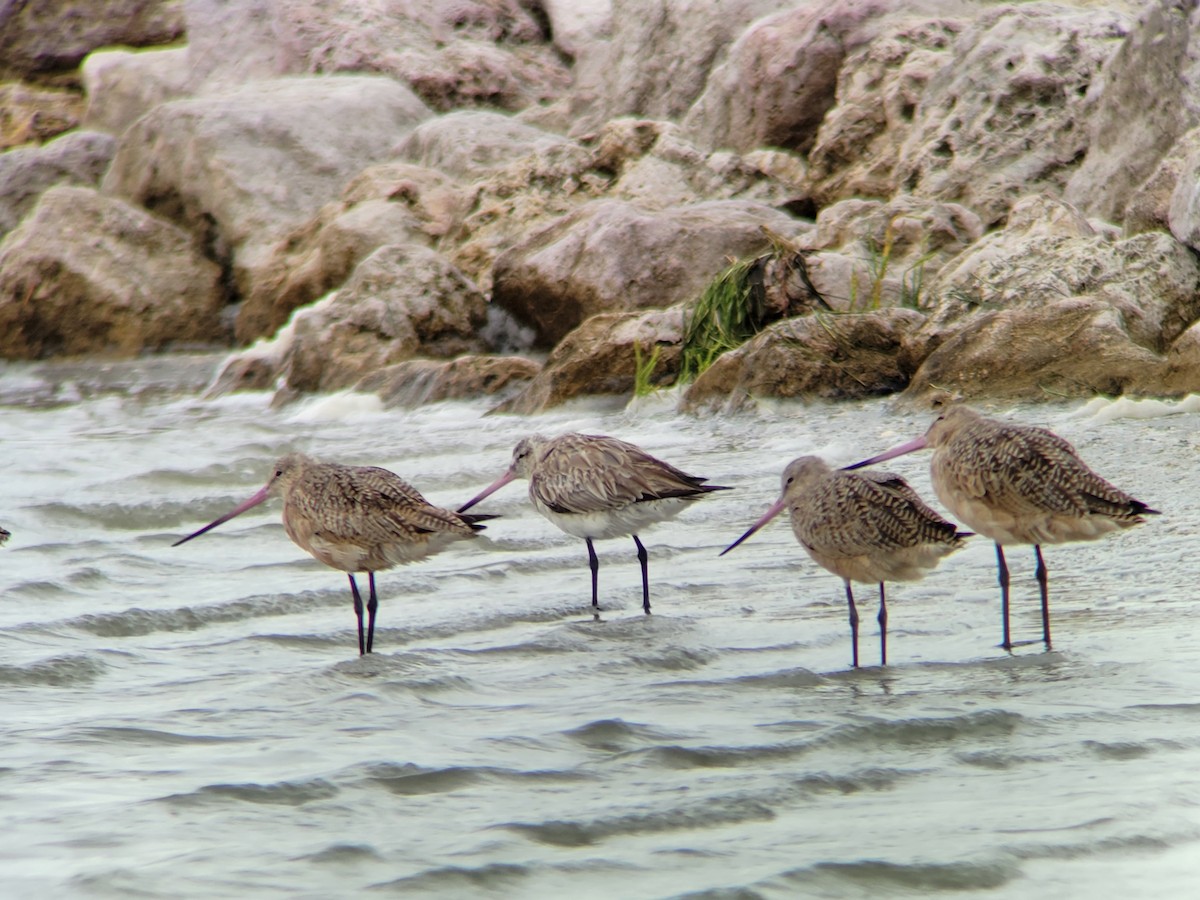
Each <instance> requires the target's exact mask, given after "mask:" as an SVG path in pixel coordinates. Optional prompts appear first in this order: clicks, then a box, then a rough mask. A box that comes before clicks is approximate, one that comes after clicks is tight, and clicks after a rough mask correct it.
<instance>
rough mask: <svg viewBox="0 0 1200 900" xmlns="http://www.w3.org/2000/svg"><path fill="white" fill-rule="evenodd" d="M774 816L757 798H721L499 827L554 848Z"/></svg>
mask: <svg viewBox="0 0 1200 900" xmlns="http://www.w3.org/2000/svg"><path fill="white" fill-rule="evenodd" d="M774 818H775V812H774V810H772V809H771V807H770V806H768V805H767V804H766V803H764V802H762V801H761V800H758V799H757V798H753V797H718V798H713V799H709V800H706V801H704V802H703V803H697V804H695V805H693V806H686V807H676V808H675V809H666V810H657V811H654V812H647V813H630V814H628V815H623V816H611V817H606V818H603V819H595V820H593V821H590V822H572V821H569V820H556V821H550V822H509V823H506V824H503V825H497V826H496V827H497V828H503V829H506V830H508V831H513V832H516V833H517V834H522V835H525V836H526V837H528V838H530V839H532V840H534V841H537V842H538V843H540V844H549V845H551V846H554V847H586V846H589V845H591V844H596V843H599V842H600V841H603V840H605V839H607V838H610V837H617V836H623V835H631V834H645V833H659V832H669V831H685V830H686V831H690V830H693V829H697V828H719V827H723V826H727V825H740V824H743V823H745V822H768V821H770V820H772V819H774Z"/></svg>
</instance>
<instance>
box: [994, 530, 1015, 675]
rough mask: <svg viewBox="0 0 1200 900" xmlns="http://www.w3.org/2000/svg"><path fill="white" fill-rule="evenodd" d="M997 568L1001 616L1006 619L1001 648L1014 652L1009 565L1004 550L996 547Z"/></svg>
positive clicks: (998, 546)
mask: <svg viewBox="0 0 1200 900" xmlns="http://www.w3.org/2000/svg"><path fill="white" fill-rule="evenodd" d="M996 566H997V568H998V570H999V576H1000V615H1001V617H1002V618H1003V619H1004V640H1003V641H1002V642H1001V644H1000V646H1001V647H1003V648H1004V649H1005V650H1008V651H1009V652H1012V637H1011V636H1010V634H1009V630H1008V563H1006V562H1005V561H1004V548H1003V547H1001V546H1000V545H999V544H997V545H996Z"/></svg>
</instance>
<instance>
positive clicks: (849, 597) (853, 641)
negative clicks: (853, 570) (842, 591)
mask: <svg viewBox="0 0 1200 900" xmlns="http://www.w3.org/2000/svg"><path fill="white" fill-rule="evenodd" d="M846 602H847V603H849V604H850V646H851V648H852V652H853V657H852V658H853V663H852V665H853V666H854V668H856V669H857V668H858V607H856V606H855V605H854V591H852V590H851V589H850V581H849V579H847V580H846Z"/></svg>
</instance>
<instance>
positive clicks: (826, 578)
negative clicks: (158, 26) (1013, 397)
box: [0, 360, 1200, 900]
mask: <svg viewBox="0 0 1200 900" xmlns="http://www.w3.org/2000/svg"><path fill="white" fill-rule="evenodd" d="M138 366H139V367H140V368H138V367H131V366H128V365H126V366H108V367H103V368H101V367H89V366H81V367H76V368H69V367H20V366H18V367H9V368H7V369H5V370H3V372H2V373H0V435H2V441H0V447H2V451H3V453H2V457H0V459H2V462H0V524H3V525H5V526H6V527H8V528H9V529H10V530H11V531H12V532H13V537H12V539H11V540H10V541H9V543H8V544H7V545H6V546H5V547H4V548H3V549H0V592H2V593H0V711H2V715H0V834H2V835H3V840H2V841H0V883H2V884H3V891H2V892H3V894H4V896H6V897H47V896H114V897H115V896H120V897H130V896H140V897H214V896H224V897H229V896H237V897H258V896H263V897H266V896H289V897H329V896H339V895H348V894H350V893H357V892H360V891H362V890H366V889H370V890H373V891H376V892H383V893H385V894H388V893H394V894H402V895H405V896H413V897H426V896H427V897H464V896H505V897H508V896H520V897H561V896H564V895H567V894H570V896H572V897H573V898H578V900H582V898H591V897H596V898H606V900H608V898H612V897H614V896H620V897H708V898H734V897H736V898H752V897H797V896H802V897H829V898H855V897H863V898H867V897H869V898H879V897H891V896H931V895H936V896H939V897H959V896H968V895H986V896H988V897H989V898H1040V897H1047V898H1051V897H1052V898H1063V897H1085V896H1086V897H1091V898H1095V897H1135V896H1136V897H1145V896H1154V897H1184V896H1191V895H1192V894H1193V893H1194V891H1195V885H1196V884H1197V882H1198V880H1200V625H1198V624H1197V616H1196V612H1195V610H1196V600H1197V595H1198V592H1200V586H1198V585H1200V577H1198V576H1200V562H1198V560H1197V547H1198V545H1200V536H1198V535H1200V487H1198V484H1200V481H1198V479H1197V473H1198V472H1200V429H1198V427H1197V426H1198V425H1200V414H1198V412H1197V410H1198V409H1200V407H1198V406H1197V405H1194V404H1193V405H1191V406H1184V407H1182V408H1170V409H1168V408H1159V407H1154V406H1148V405H1145V406H1137V405H1134V404H1129V403H1123V402H1122V403H1116V404H1109V403H1104V402H1097V403H1094V404H1091V405H1088V406H1084V405H1081V404H1072V405H1067V406H1047V407H1025V408H1018V409H1015V410H1009V409H1002V410H1000V412H1002V413H1005V414H1012V415H1013V416H1014V417H1015V418H1019V419H1021V420H1022V421H1027V422H1036V423H1040V424H1047V425H1050V426H1051V427H1053V428H1054V429H1055V430H1057V431H1059V432H1060V433H1061V434H1063V435H1064V436H1065V437H1067V438H1068V439H1070V440H1071V441H1073V442H1074V443H1075V444H1076V446H1077V447H1078V448H1079V449H1080V450H1081V452H1082V453H1083V455H1084V456H1085V458H1086V459H1088V460H1089V461H1090V462H1091V463H1092V464H1093V465H1094V466H1095V467H1096V468H1097V469H1099V470H1100V471H1101V472H1103V473H1105V474H1106V475H1108V476H1110V477H1111V478H1112V479H1113V480H1115V481H1117V482H1118V483H1119V484H1120V485H1121V486H1123V487H1125V488H1126V489H1128V490H1130V491H1131V492H1133V493H1134V494H1135V495H1137V496H1139V497H1140V498H1141V499H1143V500H1145V501H1147V502H1149V503H1151V504H1152V505H1155V506H1157V507H1158V508H1160V509H1162V510H1163V512H1164V515H1163V516H1161V517H1159V518H1158V519H1156V520H1154V521H1152V522H1150V523H1149V524H1147V525H1145V526H1142V527H1140V528H1137V529H1134V530H1132V531H1129V532H1124V533H1121V534H1119V535H1115V536H1112V537H1109V538H1106V539H1105V540H1103V541H1101V542H1098V543H1093V544H1079V545H1071V546H1066V547H1055V548H1050V549H1049V550H1048V551H1047V562H1048V564H1049V567H1050V574H1051V588H1052V592H1053V600H1052V603H1053V610H1054V614H1055V619H1054V623H1055V628H1056V649H1055V651H1054V652H1052V653H1044V652H1041V650H1040V648H1039V647H1038V646H1030V647H1024V648H1021V649H1020V650H1018V651H1017V652H1016V653H1015V654H1014V655H1012V656H1010V655H1008V654H1006V653H1004V652H1002V651H1001V650H999V649H998V648H997V647H996V644H997V642H998V640H999V617H998V598H997V589H996V586H995V571H994V556H993V552H992V548H991V546H990V544H988V543H987V542H986V541H983V540H982V539H978V538H977V539H975V540H973V541H972V542H971V544H970V546H969V547H968V548H967V549H966V550H964V551H962V552H960V553H958V554H957V555H955V556H953V557H951V558H950V559H948V560H947V561H945V562H944V563H943V565H942V567H941V568H940V569H939V570H938V571H937V572H936V573H934V575H932V576H931V577H930V578H928V579H926V580H925V581H924V582H922V583H917V584H904V585H898V586H896V587H895V588H894V589H893V590H892V592H891V594H890V597H891V600H892V602H891V603H890V604H889V606H890V612H891V625H892V640H891V642H890V647H889V650H890V655H891V659H892V665H890V666H889V667H888V668H887V669H879V668H877V667H867V668H864V669H862V670H859V671H848V661H849V635H848V627H847V624H846V615H845V606H844V600H843V595H842V588H841V583H840V582H839V581H838V579H836V578H835V577H833V576H832V575H829V574H828V573H825V572H824V571H822V570H819V569H817V568H816V567H815V566H814V565H813V564H812V563H811V562H810V561H809V560H808V559H807V557H806V556H805V555H804V554H803V552H802V551H801V549H800V548H799V546H798V545H797V544H796V543H795V541H794V539H793V538H792V535H791V533H790V531H789V529H788V527H787V524H786V521H784V520H782V519H781V520H779V521H778V522H777V523H774V524H772V526H770V527H768V528H767V529H765V530H764V531H763V532H762V533H760V534H759V535H756V536H755V537H754V538H753V539H752V540H751V541H748V542H747V543H746V544H745V545H743V546H742V547H739V548H738V550H737V551H736V552H735V553H734V554H730V555H729V556H727V557H724V558H718V557H717V553H718V551H719V550H720V549H721V548H722V547H724V546H725V545H726V544H727V543H729V542H730V541H731V540H732V539H733V538H735V537H737V536H738V535H739V534H740V533H741V532H742V531H743V530H744V529H745V528H746V526H748V525H749V524H750V522H752V521H753V520H754V519H755V518H757V516H758V515H759V514H760V513H761V512H762V510H763V509H764V508H765V507H766V506H767V504H768V503H769V502H770V501H771V500H773V499H774V497H775V495H776V490H777V487H778V475H779V472H780V470H781V469H782V467H783V465H784V464H785V463H786V462H787V461H788V460H789V459H791V458H792V457H794V456H797V455H800V454H802V453H810V452H817V453H820V454H823V455H825V456H827V457H828V458H829V459H831V460H832V461H834V462H846V461H849V460H851V459H856V458H859V457H861V456H863V455H865V454H867V453H870V452H876V451H878V450H881V449H884V448H885V447H887V446H890V445H892V444H893V443H896V442H897V441H899V440H900V439H903V438H907V437H910V436H914V435H915V434H917V433H919V432H920V431H923V430H924V427H925V424H926V422H925V417H923V416H912V415H908V414H900V413H896V412H893V411H892V410H891V408H890V407H889V406H888V405H886V404H884V403H868V404H857V405H848V406H824V405H820V406H802V405H773V406H768V407H764V408H763V409H761V410H760V411H759V412H758V413H757V414H756V415H745V416H740V417H732V418H718V417H714V418H705V419H693V418H688V417H681V416H676V415H675V414H674V413H673V412H671V404H670V402H669V401H667V400H661V401H653V400H652V401H650V402H648V403H645V404H641V405H638V406H636V407H635V408H631V409H619V408H613V407H608V408H604V407H600V406H596V407H574V408H572V409H570V410H567V411H561V412H556V413H553V414H551V415H547V416H544V417H539V418H536V419H521V418H513V417H484V416H483V415H482V413H483V411H484V408H485V407H484V406H483V405H482V404H444V405H437V406H431V407H425V408H422V409H418V410H415V411H395V410H393V411H385V410H381V409H379V408H378V405H377V404H376V403H374V402H373V401H372V400H371V399H370V398H361V397H350V396H340V397H329V398H318V399H316V400H314V401H310V402H309V403H307V404H305V405H303V406H300V407H292V408H287V409H282V410H272V409H270V407H269V402H268V398H267V397H266V396H265V395H245V396H240V397H233V398H225V399H221V400H217V401H202V400H198V399H196V394H195V393H193V392H192V389H193V388H194V387H196V386H197V385H199V384H201V383H203V381H204V380H205V379H206V378H207V375H208V373H209V370H210V367H211V361H206V360H200V361H179V362H172V363H142V364H138ZM134 369H136V371H134ZM122 385H123V386H126V387H129V386H132V385H143V386H146V385H148V386H150V389H148V390H144V391H140V392H132V393H131V392H130V391H128V390H126V391H124V392H121V393H114V392H112V391H111V388H112V387H113V386H122ZM177 388H179V389H177ZM1188 410H1190V411H1188ZM533 430H538V431H542V432H546V433H557V432H559V431H564V430H587V431H593V432H601V433H609V434H614V435H617V436H620V437H623V438H626V439H629V440H633V441H635V442H637V443H639V444H641V445H643V446H644V447H646V448H647V449H649V450H650V451H651V452H654V453H655V454H657V455H660V456H662V457H663V458H665V459H668V460H670V461H672V462H675V463H676V464H678V465H680V466H682V467H683V468H685V469H688V470H690V471H693V472H696V473H698V474H702V475H706V476H708V477H710V478H712V479H713V480H714V481H716V482H718V483H723V484H729V485H733V486H735V487H737V488H738V489H737V490H736V491H731V492H728V493H724V494H720V495H716V496H714V497H711V498H708V499H706V500H705V501H703V502H702V503H699V504H697V505H695V506H693V507H692V508H691V509H689V510H688V511H687V512H685V513H684V514H683V515H682V516H681V517H680V518H679V519H678V520H676V521H675V522H673V523H667V524H664V525H662V526H660V527H659V528H657V529H655V530H652V531H649V532H647V533H646V534H645V535H644V539H645V542H646V545H647V547H648V548H649V551H650V567H651V569H650V571H651V579H652V592H653V598H652V599H653V602H654V609H655V612H654V615H653V616H651V617H649V618H647V617H645V616H643V615H642V613H641V611H640V582H639V575H638V567H637V562H636V559H635V557H634V547H633V544H632V542H631V541H627V540H615V541H606V542H603V543H601V544H599V545H598V548H599V550H600V559H601V569H600V578H601V599H602V605H603V615H602V617H601V620H600V621H599V622H596V621H593V620H592V617H591V615H590V614H589V610H588V591H589V581H588V570H587V565H586V552H585V549H584V547H583V545H582V543H581V542H579V541H577V540H575V539H572V538H569V537H567V536H565V535H563V534H561V533H559V532H557V531H556V530H554V529H553V528H552V527H551V526H550V525H549V524H548V523H546V522H545V521H544V520H542V519H540V518H539V517H538V516H537V515H536V513H534V512H533V510H532V509H531V508H530V506H529V505H528V502H527V499H526V497H525V493H524V489H523V486H522V485H520V484H514V485H512V486H510V487H508V488H506V489H504V491H502V492H501V493H499V494H497V495H496V496H495V497H494V498H492V500H490V501H488V508H487V511H490V512H498V513H501V514H503V516H504V518H502V519H499V520H497V521H496V522H494V523H492V527H491V528H490V529H489V530H488V532H487V534H488V536H489V540H487V541H483V540H480V541H476V542H473V543H470V544H465V545H456V546H455V547H453V548H451V549H450V550H448V551H447V552H445V553H443V554H442V555H440V556H438V557H435V558H433V559H430V560H427V561H424V562H422V563H418V564H416V565H413V566H410V567H408V568H405V569H398V570H392V571H390V572H387V573H383V574H381V575H380V577H379V584H380V589H381V596H382V603H381V610H380V620H379V621H380V631H379V633H378V634H377V636H376V649H377V651H378V652H377V653H376V654H374V655H373V656H370V657H368V658H365V659H359V658H358V656H357V654H356V652H355V647H354V633H353V626H354V617H353V614H352V612H351V609H350V602H349V595H348V591H347V588H346V581H345V577H344V576H343V575H342V574H341V573H338V572H334V571H332V570H329V569H325V568H323V567H322V566H320V565H319V564H317V563H315V562H313V561H312V560H310V559H309V558H308V557H306V556H305V555H304V554H303V553H302V552H301V551H300V550H298V549H297V548H296V547H294V546H293V545H292V544H291V542H290V541H288V539H287V537H286V536H285V535H284V533H283V529H282V526H281V525H280V522H279V508H278V504H277V502H275V503H272V504H269V505H268V506H267V507H265V508H260V509H259V510H256V511H254V512H253V513H250V514H247V515H246V516H243V517H242V518H240V519H237V520H235V521H234V522H230V523H228V524H227V525H225V526H223V527H222V528H220V529H218V530H217V531H214V532H213V533H211V534H209V535H206V536H204V537H203V538H202V539H200V540H197V541H194V542H192V543H190V544H187V545H184V546H183V547H178V548H172V547H171V546H170V545H171V542H172V541H173V540H174V539H176V538H177V537H179V536H180V535H182V534H184V533H186V532H188V531H190V530H192V529H194V528H195V527H197V526H199V525H201V524H203V523H205V522H207V521H209V520H210V519H212V518H214V517H215V516H216V515H218V514H220V513H222V512H224V511H226V510H227V509H228V508H230V507H231V506H232V505H233V504H234V503H236V502H238V501H240V500H241V499H244V498H245V497H247V496H249V494H250V493H252V492H253V491H254V490H256V489H257V488H258V487H259V486H260V485H261V483H262V482H263V481H264V480H265V478H266V476H267V473H268V467H269V465H270V462H271V460H272V459H273V458H274V457H275V456H276V455H278V454H280V453H282V452H284V451H286V450H290V449H300V450H305V451H307V452H310V453H312V454H314V455H317V456H322V457H326V458H330V459H336V460H339V461H343V462H347V463H364V464H367V463H369V464H378V465H383V466H386V467H388V468H391V469H393V470H395V471H396V472H398V473H400V474H401V475H403V476H405V477H407V478H409V479H410V480H411V481H413V482H414V483H415V484H416V485H417V486H418V487H419V488H420V489H421V490H423V491H424V492H425V494H426V495H427V496H428V497H429V498H430V499H431V500H433V501H435V502H438V503H442V504H445V505H455V504H457V503H461V502H462V501H463V500H465V499H466V498H467V497H469V496H471V495H472V494H474V493H475V492H476V491H477V490H478V489H480V488H481V487H483V486H484V485H485V484H487V483H489V482H490V481H491V480H492V479H493V478H494V477H495V476H496V475H498V474H499V473H500V472H501V471H502V470H503V468H504V467H505V466H506V465H507V462H508V457H509V452H510V449H511V447H512V445H513V444H514V443H515V442H516V440H517V439H518V438H519V437H520V436H522V435H523V434H525V433H528V432H530V431H533ZM927 465H928V459H927V457H919V456H918V457H908V458H906V459H904V460H901V461H897V462H896V463H893V464H891V466H890V468H892V469H893V470H894V471H899V472H901V473H903V474H905V475H906V476H909V477H910V478H911V480H912V481H913V483H914V485H916V486H917V487H918V489H919V490H922V491H923V492H924V493H925V494H926V495H928V496H929V497H931V498H932V493H931V492H930V491H929V488H928V477H927ZM1009 560H1010V565H1011V566H1012V569H1013V577H1014V585H1015V593H1014V602H1015V611H1016V613H1015V618H1014V627H1015V629H1016V631H1017V636H1018V637H1034V636H1036V635H1037V634H1038V631H1039V617H1038V611H1037V602H1036V585H1035V583H1034V581H1033V572H1032V570H1033V554H1032V551H1028V552H1026V551H1022V550H1017V551H1013V552H1010V554H1009ZM862 599H863V603H862V606H863V611H864V613H865V614H866V620H865V621H866V624H865V625H864V629H863V643H862V652H863V658H864V661H867V662H871V661H874V660H875V659H877V644H876V642H875V634H876V632H875V623H874V619H873V613H874V601H873V595H872V592H871V591H869V590H864V591H863V594H862Z"/></svg>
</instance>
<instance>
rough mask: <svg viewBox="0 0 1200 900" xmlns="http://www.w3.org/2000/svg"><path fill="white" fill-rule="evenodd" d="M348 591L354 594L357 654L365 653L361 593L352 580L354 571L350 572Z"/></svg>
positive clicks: (362, 654)
mask: <svg viewBox="0 0 1200 900" xmlns="http://www.w3.org/2000/svg"><path fill="white" fill-rule="evenodd" d="M349 575H350V592H351V593H352V594H354V615H355V617H356V618H357V619H358V655H359V656H364V655H366V652H367V651H366V647H365V646H364V644H363V627H362V612H363V602H362V595H361V594H360V593H359V592H358V584H357V582H355V580H354V573H353V572H350V573H349Z"/></svg>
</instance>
